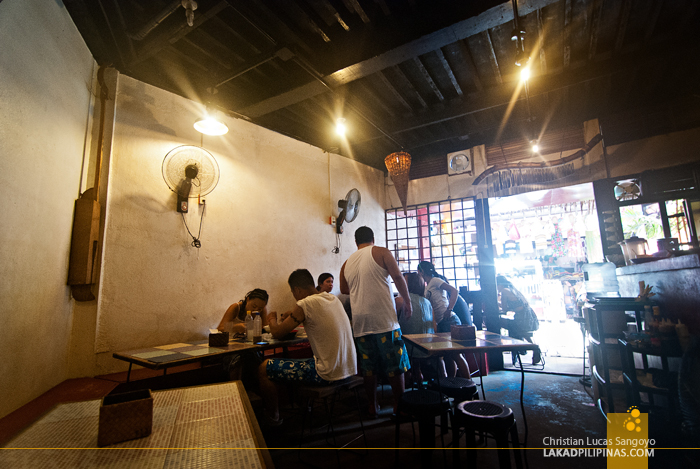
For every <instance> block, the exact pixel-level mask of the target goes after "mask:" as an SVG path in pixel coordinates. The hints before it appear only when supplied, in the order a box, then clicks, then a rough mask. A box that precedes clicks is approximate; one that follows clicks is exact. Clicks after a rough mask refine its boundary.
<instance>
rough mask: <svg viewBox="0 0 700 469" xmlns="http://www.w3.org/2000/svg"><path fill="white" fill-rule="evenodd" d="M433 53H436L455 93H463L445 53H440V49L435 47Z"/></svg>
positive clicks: (460, 94)
mask: <svg viewBox="0 0 700 469" xmlns="http://www.w3.org/2000/svg"><path fill="white" fill-rule="evenodd" d="M460 42H461V41H460ZM435 55H437V58H438V60H439V61H440V63H441V64H442V68H443V69H444V70H445V73H446V74H447V76H448V78H449V79H450V82H451V83H452V86H453V87H454V89H455V91H456V92H457V95H458V96H462V95H464V93H463V92H462V87H461V86H459V83H458V82H457V77H455V74H454V72H453V71H452V67H450V64H449V62H447V58H445V54H443V53H442V49H436V50H435Z"/></svg>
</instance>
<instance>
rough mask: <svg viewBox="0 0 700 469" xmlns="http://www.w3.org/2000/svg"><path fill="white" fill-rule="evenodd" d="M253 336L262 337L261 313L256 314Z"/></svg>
mask: <svg viewBox="0 0 700 469" xmlns="http://www.w3.org/2000/svg"><path fill="white" fill-rule="evenodd" d="M253 331H254V332H253V336H254V337H260V336H261V335H262V319H261V318H260V311H256V312H255V319H254V320H253Z"/></svg>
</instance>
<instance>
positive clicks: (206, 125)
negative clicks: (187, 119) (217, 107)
mask: <svg viewBox="0 0 700 469" xmlns="http://www.w3.org/2000/svg"><path fill="white" fill-rule="evenodd" d="M194 128H195V129H197V131H198V132H201V133H203V134H205V135H224V134H225V133H227V132H228V127H227V126H226V124H224V123H223V122H221V121H219V120H217V119H216V118H215V117H213V116H210V115H208V114H205V115H204V117H203V118H202V119H199V120H198V121H197V122H195V123H194Z"/></svg>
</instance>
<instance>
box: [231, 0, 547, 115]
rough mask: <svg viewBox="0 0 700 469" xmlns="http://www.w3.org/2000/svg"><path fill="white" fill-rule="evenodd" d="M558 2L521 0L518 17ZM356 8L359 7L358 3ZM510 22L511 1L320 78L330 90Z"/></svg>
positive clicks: (287, 99) (291, 96) (311, 91)
mask: <svg viewBox="0 0 700 469" xmlns="http://www.w3.org/2000/svg"><path fill="white" fill-rule="evenodd" d="M230 1H232V0H230ZM350 1H351V2H352V3H353V5H355V4H357V1H356V0H350ZM557 1H560V0H524V1H522V2H519V3H518V5H519V6H518V11H519V12H520V14H521V15H527V14H528V13H531V12H533V11H535V10H538V9H540V8H543V7H545V6H547V5H550V4H552V3H556V2H557ZM357 7H359V4H357ZM360 10H361V8H360ZM512 20H513V6H512V4H511V2H506V3H503V4H501V5H499V6H496V7H493V8H491V9H489V10H486V11H485V12H483V13H481V14H480V15H477V16H474V17H472V18H468V19H466V20H463V21H460V22H457V23H455V24H453V25H451V26H448V27H446V28H443V29H441V30H438V31H435V32H434V33H431V34H427V35H425V36H423V37H421V38H419V39H416V40H414V41H411V42H408V43H406V44H403V45H401V46H399V47H396V48H395V49H392V50H389V51H387V52H384V53H383V54H379V55H378V56H375V57H372V58H370V59H367V60H364V61H362V62H359V63H356V64H354V65H350V66H348V67H346V68H343V69H341V70H338V71H336V72H334V73H332V74H330V75H328V76H325V77H323V80H324V82H325V83H326V85H328V86H329V87H331V88H337V87H338V86H342V85H345V84H348V83H350V82H352V81H355V80H357V79H360V78H363V77H366V76H369V75H371V74H373V73H376V72H378V71H380V70H384V69H386V68H388V67H392V66H394V65H398V64H400V63H402V62H405V61H407V60H410V59H412V58H413V57H417V56H420V55H423V54H427V53H429V52H432V51H434V50H435V49H439V48H441V47H445V46H447V45H449V44H453V43H455V42H457V41H459V40H462V39H466V38H468V37H470V36H473V35H475V34H479V33H481V32H483V31H487V30H488V29H490V28H493V27H495V26H500V25H502V24H505V23H508V22H510V21H512ZM326 89H327V88H326V87H325V86H324V85H323V84H321V83H318V81H316V80H315V81H313V82H311V83H308V84H306V85H302V86H300V87H298V88H296V89H293V90H290V91H287V92H285V93H282V94H280V95H277V96H273V97H271V98H268V99H265V100H263V101H261V102H259V103H257V104H254V105H252V106H248V107H246V108H244V109H239V110H238V112H240V113H241V114H244V115H246V116H250V117H259V116H263V115H265V114H267V113H270V112H274V111H276V110H277V109H280V108H283V107H285V106H289V105H291V104H294V103H297V102H299V101H303V100H304V99H308V98H311V97H313V96H315V95H316V94H319V93H323V92H324V90H326Z"/></svg>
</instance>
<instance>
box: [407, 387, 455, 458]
mask: <svg viewBox="0 0 700 469" xmlns="http://www.w3.org/2000/svg"><path fill="white" fill-rule="evenodd" d="M449 411H450V401H449V399H447V397H446V396H445V395H444V394H442V393H439V392H437V391H431V390H429V389H413V390H411V391H406V392H405V393H403V395H402V396H401V400H400V401H399V406H398V410H397V412H396V440H395V446H396V450H395V453H394V455H395V464H396V465H398V462H399V433H400V428H401V416H402V415H409V416H411V417H412V418H415V419H416V420H418V433H419V444H420V447H421V448H422V449H421V467H423V468H430V467H431V463H430V460H431V457H432V448H433V447H435V417H437V416H441V417H442V418H443V419H445V418H446V416H447V414H448V413H449ZM411 425H413V421H411ZM413 437H414V444H415V433H414V435H413ZM440 437H441V438H443V433H442V432H441V433H440ZM442 447H443V451H444V448H445V441H444V438H443V441H442Z"/></svg>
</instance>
